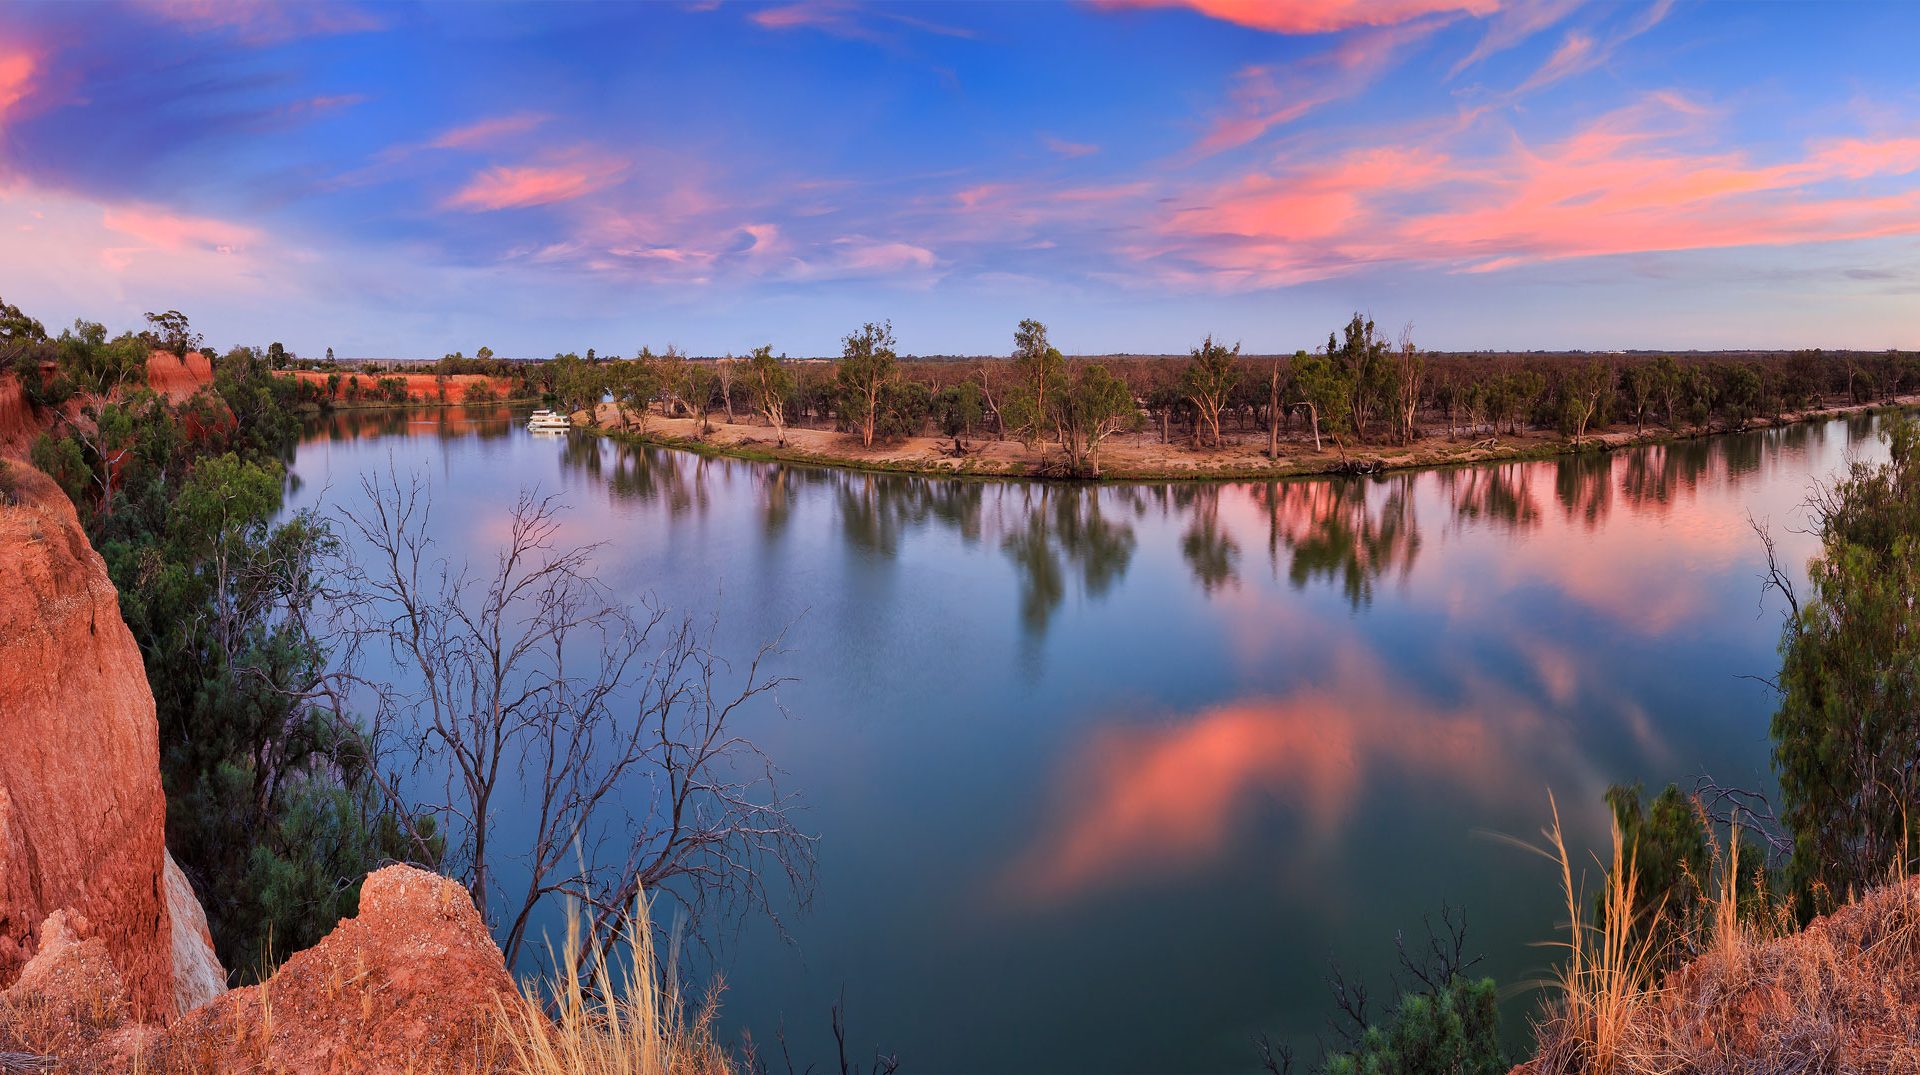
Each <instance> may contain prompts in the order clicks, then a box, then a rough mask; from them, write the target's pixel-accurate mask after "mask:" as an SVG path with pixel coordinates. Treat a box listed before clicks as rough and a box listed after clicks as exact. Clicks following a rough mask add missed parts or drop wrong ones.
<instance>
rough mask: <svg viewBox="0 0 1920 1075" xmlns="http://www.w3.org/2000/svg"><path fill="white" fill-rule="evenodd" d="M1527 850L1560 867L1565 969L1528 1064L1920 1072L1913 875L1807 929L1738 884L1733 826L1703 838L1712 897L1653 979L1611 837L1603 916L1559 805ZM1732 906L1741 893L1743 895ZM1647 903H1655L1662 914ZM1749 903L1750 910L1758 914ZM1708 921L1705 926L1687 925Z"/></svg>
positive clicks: (1600, 1072)
mask: <svg viewBox="0 0 1920 1075" xmlns="http://www.w3.org/2000/svg"><path fill="white" fill-rule="evenodd" d="M1546 836H1547V845H1546V847H1544V848H1539V849H1536V850H1540V851H1542V853H1544V854H1546V855H1547V856H1548V857H1549V858H1551V859H1553V860H1554V861H1555V862H1556V864H1557V865H1558V866H1559V868H1560V875H1561V883H1562V887H1563V890H1564V891H1565V893H1566V899H1567V912H1568V918H1569V922H1570V927H1569V928H1570V935H1569V939H1568V941H1567V942H1566V944H1565V947H1566V949H1567V959H1566V965H1565V966H1564V968H1563V969H1562V970H1561V972H1560V974H1559V976H1558V978H1557V979H1556V981H1555V982H1554V985H1555V986H1556V987H1557V991H1556V995H1555V996H1554V997H1553V998H1552V999H1550V1000H1549V1002H1548V1003H1547V1005H1546V1008H1545V1012H1544V1014H1543V1017H1542V1018H1541V1020H1540V1021H1539V1023H1538V1024H1537V1025H1536V1027H1535V1033H1536V1039H1537V1045H1538V1054H1537V1055H1536V1057H1535V1058H1534V1059H1533V1060H1532V1061H1530V1062H1528V1063H1527V1064H1525V1065H1523V1067H1522V1069H1521V1070H1523V1071H1525V1072H1528V1073H1530V1075H1681V1073H1687V1075H1800V1073H1807V1075H1812V1073H1822V1075H1855V1073H1859V1075H1867V1073H1874V1075H1882V1073H1885V1075H1892V1073H1897V1072H1901V1073H1904V1072H1920V880H1915V879H1908V878H1906V877H1904V876H1903V875H1901V874H1899V873H1896V874H1894V875H1891V876H1890V877H1889V878H1888V882H1889V883H1888V884H1887V885H1886V886H1885V887H1882V888H1879V889H1877V890H1875V891H1873V892H1871V893H1868V894H1867V895H1866V896H1865V897H1864V898H1862V899H1860V900H1859V901H1858V902H1856V903H1854V904H1851V905H1849V906H1847V907H1844V908H1842V909H1841V910H1840V911H1838V912H1836V913H1835V914H1833V915H1830V916H1828V917H1826V918H1823V919H1820V920H1818V921H1816V922H1814V923H1813V924H1812V925H1810V926H1809V927H1808V928H1807V929H1805V930H1803V931H1800V932H1797V933H1794V932H1790V931H1789V929H1788V923H1789V921H1790V916H1789V915H1788V914H1787V913H1786V912H1785V911H1783V910H1781V909H1779V908H1766V907H1761V908H1756V906H1755V901H1754V899H1753V894H1752V893H1743V892H1742V891H1741V887H1740V885H1741V873H1740V856H1741V849H1740V841H1739V834H1738V832H1737V831H1735V832H1733V833H1731V834H1730V839H1728V840H1727V842H1726V843H1725V844H1724V845H1722V844H1720V843H1719V842H1718V841H1715V843H1714V846H1713V883H1712V884H1711V885H1710V886H1706V891H1707V892H1708V893H1709V899H1710V901H1711V906H1710V907H1709V908H1708V913H1707V914H1705V915H1703V916H1701V917H1700V918H1699V919H1698V920H1697V922H1696V923H1695V924H1694V925H1693V927H1692V928H1693V929H1694V930H1696V931H1698V933H1696V934H1695V935H1690V936H1688V937H1685V938H1683V942H1684V943H1685V944H1686V947H1687V948H1688V949H1689V950H1691V951H1696V952H1699V953H1701V954H1700V955H1699V956H1698V957H1697V958H1695V959H1694V960H1693V961H1692V962H1691V963H1689V964H1687V965H1686V966H1684V967H1682V968H1681V969H1679V970H1678V971H1676V972H1674V973H1672V974H1670V975H1668V976H1667V977H1666V978H1664V979H1663V980H1658V981H1656V980H1655V975H1654V973H1653V968H1654V967H1655V966H1657V960H1656V958H1655V957H1656V956H1657V955H1658V953H1655V952H1653V951H1650V950H1649V948H1648V946H1647V943H1646V942H1636V941H1634V940H1632V939H1630V936H1631V934H1632V932H1633V931H1632V930H1631V929H1630V928H1629V925H1628V924H1629V923H1632V922H1633V921H1635V919H1636V916H1645V915H1647V914H1648V912H1649V910H1650V909H1649V908H1648V907H1645V906H1641V905H1640V900H1639V896H1640V894H1639V893H1637V892H1636V891H1635V890H1634V884H1633V880H1632V875H1633V872H1634V871H1633V869H1632V863H1633V860H1632V856H1631V853H1630V852H1628V851H1626V850H1625V849H1624V848H1623V847H1622V846H1621V844H1622V841H1621V839H1620V834H1619V831H1618V830H1617V829H1616V830H1615V832H1614V838H1613V855H1612V861H1611V864H1610V865H1611V869H1610V870H1609V872H1608V877H1607V881H1606V887H1605V888H1604V889H1603V890H1602V892H1601V895H1600V900H1601V914H1600V916H1599V918H1598V920H1597V921H1596V922H1594V924H1588V922H1587V916H1586V915H1584V914H1583V913H1582V909H1583V904H1584V897H1583V894H1582V893H1581V891H1580V888H1581V886H1580V885H1578V884H1577V883H1576V881H1575V877H1574V871H1573V868H1572V862H1571V857H1570V856H1569V854H1568V852H1567V849H1566V844H1565V841H1564V839H1563V838H1562V835H1561V831H1560V820H1559V811H1558V809H1557V807H1556V809H1555V811H1554V821H1553V825H1552V827H1550V828H1548V829H1547V830H1546ZM1743 904H1744V905H1743ZM1658 910H1659V909H1658V908H1651V911H1652V912H1653V913H1656V914H1657V913H1658ZM1756 912H1757V913H1756ZM1699 933H1704V934H1705V935H1704V936H1702V935H1698V934H1699Z"/></svg>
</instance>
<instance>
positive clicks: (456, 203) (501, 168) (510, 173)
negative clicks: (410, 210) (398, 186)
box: [445, 159, 627, 212]
mask: <svg viewBox="0 0 1920 1075" xmlns="http://www.w3.org/2000/svg"><path fill="white" fill-rule="evenodd" d="M626 173H627V165H626V163H625V162H624V161H617V160H613V159H599V160H588V161H583V162H577V163H567V164H554V165H495V166H494V167H491V168H487V169H484V170H482V171H481V172H479V173H477V174H476V175H474V177H473V178H472V179H471V180H470V181H469V182H468V183H467V185H466V186H464V187H462V188H460V190H458V191H456V192H455V193H454V194H453V195H452V196H451V197H449V198H448V199H447V200H446V203H445V204H446V206H447V208H450V209H463V210H466V211H467V212H492V211H494V210H499V209H524V208H528V207H530V206H536V205H551V204H553V203H555V202H566V201H572V200H574V199H576V198H581V197H585V196H586V195H588V194H592V193H594V192H595V191H598V190H604V189H605V188H607V187H609V186H612V185H613V184H614V183H616V182H619V181H620V179H622V178H623V177H624V176H625V175H626Z"/></svg>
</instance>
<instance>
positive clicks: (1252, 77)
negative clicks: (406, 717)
mask: <svg viewBox="0 0 1920 1075" xmlns="http://www.w3.org/2000/svg"><path fill="white" fill-rule="evenodd" d="M1916 41H1920V5H1911V4H1903V5H1885V6H1874V5H1866V4H1826V5H1790V4H1778V3H1773V4H1759V5H1740V4H1707V3H1686V2H1676V3H1667V2H1653V3H1621V4H1600V3H1579V2H1576V0H1541V2H1534V3H1515V2H1509V0H1376V2H1372V3H1355V2H1326V0H1266V2H1262V3H1252V2H1247V0H1114V2H1094V3H1059V4H1048V3H1038V2H1032V3H1015V4H996V3H968V4H939V3H918V4H896V5H877V4H874V5H869V4H855V3H840V2H833V0H803V2H799V3H792V2H785V3H772V4H754V3H735V2H731V0H728V2H722V3H654V4H645V5H615V4H584V3H582V4H542V5H537V6H529V7H522V6H515V5H506V4H489V5H459V6H454V5H424V6H415V5H372V4H362V5H355V6H346V5H328V6H321V5H302V6H295V7H278V6H271V5H263V4H218V3H206V2H189V3H148V4H136V5H131V6H118V5H109V4H96V3H87V4H81V3H65V4H54V5H45V6H36V5H32V4H27V5H18V4H16V5H12V6H9V7H7V8H5V9H0V253H4V255H5V256H4V258H3V259H0V296H4V297H5V298H6V299H7V300H8V301H11V302H15V303H18V304H20V305H22V306H23V307H25V308H27V309H28V310H29V311H30V312H32V313H34V314H36V315H37V316H39V317H41V319H42V320H44V321H46V322H48V323H49V324H55V323H65V322H67V321H70V320H71V319H72V318H73V317H75V316H81V315H85V316H88V317H90V318H96V319H101V320H106V321H108V322H109V323H110V324H112V325H114V326H116V327H119V326H124V325H130V324H132V323H134V322H135V321H137V320H138V317H139V314H140V313H141V312H142V311H144V310H148V309H159V308H167V307H177V308H180V309H183V310H185V311H187V312H188V313H189V314H190V315H192V316H193V317H194V319H195V321H196V322H197V323H198V325H199V326H200V327H201V328H202V329H203V330H204V331H205V332H207V334H208V335H209V337H210V339H211V341H212V342H215V343H217V344H219V345H221V346H226V345H230V344H232V343H236V342H265V341H267V340H272V339H278V340H283V341H284V342H286V343H287V344H288V345H290V346H292V347H293V348H295V349H296V350H298V351H300V352H301V353H308V354H317V353H319V352H320V351H322V350H324V349H325V348H327V347H329V346H331V347H333V348H335V349H336V351H338V352H339V353H340V354H342V355H393V356H429V357H430V356H437V355H439V354H441V353H444V352H447V351H451V350H462V351H466V352H468V353H471V352H472V351H474V350H475V349H476V348H477V347H479V346H480V345H481V344H483V343H484V344H488V345H490V346H492V347H493V348H494V349H495V350H496V351H498V352H500V353H503V354H517V355H546V354H551V353H553V352H554V351H556V350H563V349H564V350H584V349H585V348H587V347H594V348H597V349H598V350H599V351H600V352H601V353H619V354H630V353H632V352H633V351H634V350H636V349H637V348H638V347H639V346H640V345H642V344H648V345H651V346H653V347H654V348H656V349H658V348H660V347H661V346H663V345H664V344H666V343H669V342H673V343H677V344H679V345H680V346H682V347H684V348H686V349H688V350H690V351H692V352H694V353H697V354H719V353H725V352H729V351H731V352H743V351H745V350H746V349H748V348H750V347H752V346H755V345H757V344H760V343H772V344H773V345H774V346H775V348H776V349H778V350H782V351H787V352H790V353H793V354H821V353H829V352H832V351H835V350H837V341H838V338H839V337H840V336H841V335H843V334H844V333H846V332H848V331H850V330H851V329H853V328H854V327H856V326H857V325H858V324H859V323H860V322H862V321H866V320H877V319H880V318H891V319H892V320H893V321H894V323H895V327H896V330H897V332H898V335H899V338H900V343H901V347H902V349H903V350H904V351H908V352H914V353H955V352H960V353H1000V352H1004V351H1006V350H1007V349H1008V348H1009V346H1010V342H1011V333H1012V329H1013V325H1014V324H1015V322H1017V321H1018V320H1019V319H1020V318H1022V317H1037V318H1039V319H1041V320H1043V321H1046V322H1047V323H1048V324H1049V325H1051V326H1052V328H1053V335H1054V338H1055V340H1056V342H1058V343H1059V344H1060V345H1061V346H1062V347H1063V348H1064V349H1066V350H1069V351H1071V352H1076V353H1096V352H1107V351H1134V352H1169V351H1180V350H1184V349H1186V348H1188V347H1190V346H1192V345H1193V344H1194V343H1195V342H1197V341H1198V340H1199V339H1200V337H1202V336H1203V335H1205V334H1207V333H1209V332H1211V333H1213V334H1215V335H1217V336H1223V337H1226V338H1229V339H1238V340H1241V341H1243V342H1244V343H1245V345H1246V346H1247V347H1249V348H1251V349H1253V350H1255V351H1272V350H1284V351H1291V350H1294V349H1296V348H1300V347H1311V346H1312V345H1313V344H1314V343H1315V342H1316V341H1317V340H1323V339H1324V338H1325V336H1326V333H1327V331H1328V330H1329V329H1330V328H1332V327H1334V325H1335V324H1336V323H1338V322H1340V321H1342V320H1343V319H1344V317H1345V316H1346V315H1347V314H1349V313H1351V312H1352V311H1354V310H1363V311H1367V312H1369V313H1371V314H1372V315H1374V316H1375V317H1376V318H1378V319H1379V320H1380V321H1381V322H1382V323H1384V324H1388V325H1391V326H1393V328H1394V330H1395V331H1396V332H1397V331H1398V329H1399V327H1400V326H1402V325H1407V324H1411V325H1412V326H1413V332H1414V338H1415V339H1416V340H1417V341H1418V342H1420V343H1422V344H1423V345H1425V346H1429V347H1434V348H1446V349H1466V348H1478V347H1501V348H1569V347H1592V348H1619V347H1746V346H1762V347H1798V346H1829V347H1833V346H1852V347H1868V348H1879V347H1892V346H1902V347H1920V322H1917V321H1916V318H1915V317H1914V316H1913V312H1914V311H1915V310H1916V309H1920V302H1917V301H1916V300H1917V298H1920V80H1916V79H1914V78H1913V77H1912V73H1911V72H1912V55H1911V53H1912V46H1913V44H1914V42H1916Z"/></svg>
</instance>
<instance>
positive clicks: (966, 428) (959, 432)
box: [933, 379, 987, 444]
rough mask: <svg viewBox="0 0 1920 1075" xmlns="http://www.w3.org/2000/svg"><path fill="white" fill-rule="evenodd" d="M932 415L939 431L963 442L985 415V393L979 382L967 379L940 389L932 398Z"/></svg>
mask: <svg viewBox="0 0 1920 1075" xmlns="http://www.w3.org/2000/svg"><path fill="white" fill-rule="evenodd" d="M933 415H934V422H935V423H936V424H938V425H939V427H940V432H942V433H945V434H946V435H947V436H949V437H953V438H955V439H957V440H959V441H960V442H961V443H963V444H964V443H965V442H966V440H967V438H969V437H971V436H973V431H974V430H976V429H978V428H979V427H980V423H981V422H983V421H985V420H986V417H987V402H986V394H985V393H984V392H982V391H981V389H980V382H978V381H975V380H972V379H968V380H965V381H961V382H960V383H959V384H956V385H954V386H953V387H951V388H947V389H944V390H942V391H941V392H940V394H939V395H937V396H935V397H934V399H933Z"/></svg>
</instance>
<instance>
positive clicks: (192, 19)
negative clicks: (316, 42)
mask: <svg viewBox="0 0 1920 1075" xmlns="http://www.w3.org/2000/svg"><path fill="white" fill-rule="evenodd" d="M142 6H144V7H145V8H147V10H149V11H152V12H153V13H155V14H157V15H159V16H161V17H162V18H165V19H168V20H171V21H173V22H177V23H179V24H181V25H183V26H186V27H189V28H191V29H194V30H198V31H202V32H222V33H230V34H233V35H234V36H236V37H238V38H239V39H240V40H242V41H244V42H246V43H247V44H250V45H272V44H278V43H279V42H282V41H287V40H291V39H293V38H298V37H315V36H328V35H332V34H357V33H368V32H371V31H375V30H381V29H384V28H385V27H386V23H385V21H384V20H382V19H381V18H380V17H379V16H377V15H375V14H374V13H373V12H371V11H368V10H366V9H364V8H360V7H356V6H354V5H352V4H347V3H276V2H274V0H145V3H144V4H143V5H142Z"/></svg>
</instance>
